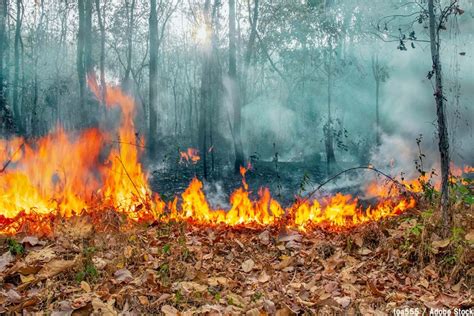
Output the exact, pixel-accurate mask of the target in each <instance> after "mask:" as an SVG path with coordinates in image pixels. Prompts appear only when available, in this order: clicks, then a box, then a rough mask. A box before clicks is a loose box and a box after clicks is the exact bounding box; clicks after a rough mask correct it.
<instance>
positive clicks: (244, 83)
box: [242, 0, 259, 105]
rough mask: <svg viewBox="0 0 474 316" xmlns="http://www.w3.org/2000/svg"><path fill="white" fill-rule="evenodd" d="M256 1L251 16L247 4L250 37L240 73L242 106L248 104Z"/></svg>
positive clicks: (255, 0) (256, 11) (256, 21)
mask: <svg viewBox="0 0 474 316" xmlns="http://www.w3.org/2000/svg"><path fill="white" fill-rule="evenodd" d="M258 1H259V0H254V7H253V14H252V15H251V13H250V1H249V2H248V4H249V21H250V26H251V29H250V36H249V41H248V43H247V49H246V51H245V56H244V67H243V72H242V104H243V105H245V104H247V103H248V100H247V98H248V91H247V89H248V84H247V81H248V71H249V67H250V60H251V58H252V55H253V52H254V47H255V41H256V39H257V23H258Z"/></svg>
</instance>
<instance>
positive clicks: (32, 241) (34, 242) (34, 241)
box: [21, 236, 46, 246]
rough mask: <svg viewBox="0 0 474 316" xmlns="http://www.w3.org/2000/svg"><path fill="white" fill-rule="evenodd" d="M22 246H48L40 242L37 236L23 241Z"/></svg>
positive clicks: (27, 237)
mask: <svg viewBox="0 0 474 316" xmlns="http://www.w3.org/2000/svg"><path fill="white" fill-rule="evenodd" d="M21 243H22V244H26V243H28V244H30V245H31V246H36V245H44V244H46V243H45V242H44V241H40V240H39V239H38V237H35V236H26V237H25V238H23V239H22V240H21Z"/></svg>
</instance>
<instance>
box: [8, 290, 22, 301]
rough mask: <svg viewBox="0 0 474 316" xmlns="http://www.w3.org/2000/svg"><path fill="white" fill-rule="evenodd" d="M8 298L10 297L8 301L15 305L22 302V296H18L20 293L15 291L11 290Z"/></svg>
mask: <svg viewBox="0 0 474 316" xmlns="http://www.w3.org/2000/svg"><path fill="white" fill-rule="evenodd" d="M7 297H8V300H9V301H10V302H11V303H13V304H15V303H18V302H20V301H21V295H20V294H18V292H17V291H15V290H13V289H10V290H8V291H7Z"/></svg>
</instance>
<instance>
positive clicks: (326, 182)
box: [301, 166, 413, 203]
mask: <svg viewBox="0 0 474 316" xmlns="http://www.w3.org/2000/svg"><path fill="white" fill-rule="evenodd" d="M361 169H363V170H372V171H375V172H376V173H378V174H381V175H383V176H384V177H386V178H387V179H389V180H390V181H392V182H393V183H395V184H396V185H398V186H400V187H401V188H403V189H404V190H405V191H407V188H406V186H405V185H403V184H402V183H400V182H399V181H398V180H396V179H394V178H393V177H391V176H389V175H388V174H386V173H384V172H382V171H380V170H378V169H376V168H374V167H366V166H359V167H353V168H349V169H346V170H343V171H341V172H339V173H338V174H336V175H335V176H332V177H331V178H329V179H327V180H326V181H324V182H323V183H321V184H320V185H319V186H318V187H317V188H316V189H315V190H313V191H311V192H310V193H309V194H308V195H307V196H306V197H305V198H304V199H303V200H302V201H301V203H304V202H306V201H307V200H309V199H310V198H311V197H312V196H313V195H314V194H315V193H316V192H317V191H319V189H321V188H322V187H323V186H325V185H326V184H328V183H329V182H331V181H332V180H334V179H336V178H337V177H339V176H340V175H342V174H344V173H346V172H349V171H353V170H361ZM407 192H409V193H411V194H413V192H410V191H407Z"/></svg>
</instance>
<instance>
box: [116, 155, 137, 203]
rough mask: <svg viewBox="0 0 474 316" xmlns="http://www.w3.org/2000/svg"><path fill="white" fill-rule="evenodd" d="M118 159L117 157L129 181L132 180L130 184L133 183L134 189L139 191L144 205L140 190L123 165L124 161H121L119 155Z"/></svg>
mask: <svg viewBox="0 0 474 316" xmlns="http://www.w3.org/2000/svg"><path fill="white" fill-rule="evenodd" d="M116 157H117V159H118V161H120V164H121V165H122V167H123V170H124V171H125V174H126V175H127V177H128V179H129V180H130V182H131V183H132V185H133V187H134V188H135V190H136V191H137V194H138V197H139V198H140V200H142V203H144V201H143V199H142V197H141V195H140V191H139V190H138V188H137V186H136V184H135V182H133V180H132V177H130V174H129V173H128V171H127V168H125V165H124V164H123V162H122V159H120V157H119V156H118V155H117V156H116Z"/></svg>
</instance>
